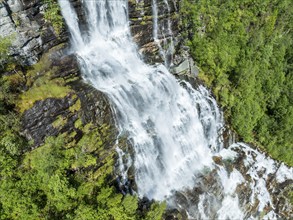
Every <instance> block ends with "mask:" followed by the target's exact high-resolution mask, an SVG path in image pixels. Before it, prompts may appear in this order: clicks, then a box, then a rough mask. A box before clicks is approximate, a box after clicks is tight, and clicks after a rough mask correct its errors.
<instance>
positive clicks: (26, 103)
mask: <svg viewBox="0 0 293 220" xmlns="http://www.w3.org/2000/svg"><path fill="white" fill-rule="evenodd" d="M70 92H71V89H70V88H69V87H68V86H65V85H64V84H63V82H62V80H60V79H58V80H51V81H47V82H45V83H44V84H42V85H40V86H33V87H32V88H31V89H30V90H28V91H27V92H25V93H23V94H21V95H20V101H19V102H18V103H17V106H18V108H19V111H20V112H21V113H23V112H24V111H25V110H28V109H30V108H32V107H33V105H34V103H35V102H36V101H39V100H44V99H47V98H64V97H65V96H66V95H68V94H69V93H70Z"/></svg>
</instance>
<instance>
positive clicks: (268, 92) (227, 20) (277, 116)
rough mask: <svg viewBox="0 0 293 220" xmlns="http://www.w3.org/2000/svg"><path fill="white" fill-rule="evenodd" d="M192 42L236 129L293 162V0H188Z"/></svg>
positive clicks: (186, 21)
mask: <svg viewBox="0 0 293 220" xmlns="http://www.w3.org/2000/svg"><path fill="white" fill-rule="evenodd" d="M181 13H182V16H183V24H182V25H184V26H185V28H187V30H188V31H189V32H188V33H186V34H187V35H186V36H188V38H189V42H188V43H187V44H188V45H189V46H190V48H191V53H192V55H193V57H194V59H195V60H196V63H197V65H198V66H199V67H200V69H201V73H200V78H201V79H202V80H203V81H204V82H205V83H206V85H207V86H209V87H210V88H212V90H213V92H214V94H215V96H216V98H217V100H218V101H219V102H220V104H221V106H222V108H223V109H224V112H225V116H226V119H227V120H228V121H229V123H230V124H231V126H232V128H233V129H234V130H235V131H236V132H237V133H238V134H239V135H240V136H241V137H242V138H243V140H244V141H246V142H252V143H255V144H256V145H258V146H261V147H262V149H263V150H265V151H267V152H268V153H269V154H270V155H271V156H272V157H273V158H275V159H278V160H282V161H284V162H286V163H287V164H288V165H291V166H293V155H292V152H293V105H292V103H293V99H292V98H293V94H292V88H293V75H292V61H293V56H292V55H293V49H292V45H293V36H292V34H293V25H292V24H293V23H292V20H293V2H292V1H289V0H282V1H275V0H263V1H252V0H245V1H240V0H237V1H207V0H184V1H183V2H182V5H181Z"/></svg>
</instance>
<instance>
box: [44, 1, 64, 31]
mask: <svg viewBox="0 0 293 220" xmlns="http://www.w3.org/2000/svg"><path fill="white" fill-rule="evenodd" d="M43 2H44V3H45V4H47V8H46V9H45V14H44V18H45V20H46V21H48V22H50V23H51V24H52V26H53V28H54V31H55V33H56V35H57V36H59V35H60V33H61V31H62V28H63V27H64V22H63V17H62V15H61V10H60V7H59V4H58V2H57V1H56V0H43Z"/></svg>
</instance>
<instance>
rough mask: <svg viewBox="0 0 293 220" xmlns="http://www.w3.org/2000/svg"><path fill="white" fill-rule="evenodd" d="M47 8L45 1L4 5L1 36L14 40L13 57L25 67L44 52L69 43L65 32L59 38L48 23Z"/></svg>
mask: <svg viewBox="0 0 293 220" xmlns="http://www.w3.org/2000/svg"><path fill="white" fill-rule="evenodd" d="M46 7H47V5H44V3H43V1H41V0H4V1H1V2H0V15H1V19H0V36H2V37H7V36H9V37H11V38H12V39H13V47H12V51H11V55H12V56H14V57H17V59H18V61H20V62H21V64H23V65H31V64H34V63H36V62H37V61H38V60H39V58H40V56H41V55H42V54H43V53H44V52H46V51H48V50H49V49H50V48H52V47H54V46H56V45H58V44H60V43H62V42H66V41H67V36H66V34H65V33H61V34H60V35H59V36H58V37H57V36H56V33H55V31H54V28H53V27H52V26H51V25H50V23H48V22H46V21H45V19H44V11H45V8H46ZM63 31H64V30H63Z"/></svg>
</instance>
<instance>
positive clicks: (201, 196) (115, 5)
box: [59, 0, 293, 219]
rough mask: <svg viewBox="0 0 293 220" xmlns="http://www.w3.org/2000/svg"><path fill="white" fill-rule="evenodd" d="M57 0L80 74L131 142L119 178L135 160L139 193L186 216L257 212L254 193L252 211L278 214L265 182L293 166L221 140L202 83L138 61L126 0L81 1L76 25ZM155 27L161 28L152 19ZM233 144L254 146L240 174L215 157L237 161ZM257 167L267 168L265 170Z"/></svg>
mask: <svg viewBox="0 0 293 220" xmlns="http://www.w3.org/2000/svg"><path fill="white" fill-rule="evenodd" d="M166 2H167V1H165V4H166ZM153 3H154V4H156V1H155V0H154V1H153ZM59 4H60V6H61V8H62V14H63V16H64V18H65V20H66V23H67V26H68V29H69V31H70V34H71V42H72V50H73V51H74V53H75V54H76V55H77V57H78V60H79V63H80V66H81V69H82V73H83V78H84V80H86V81H87V82H88V83H90V84H92V85H93V86H94V87H95V88H96V89H98V90H100V91H102V92H104V93H105V94H106V95H107V96H108V98H109V100H110V102H111V104H112V106H113V109H115V113H116V121H117V127H118V129H119V131H120V133H121V134H126V135H127V137H128V139H129V141H130V142H131V145H132V146H133V152H134V155H133V160H128V163H127V164H122V161H123V160H122V159H121V157H123V156H125V153H124V152H123V151H122V150H121V149H117V152H118V154H119V156H120V166H119V167H120V169H121V170H120V171H121V175H122V174H124V178H127V175H126V173H127V172H126V171H127V170H128V169H129V167H130V166H133V167H134V169H135V181H136V185H137V193H138V195H139V196H140V197H143V196H146V197H148V198H149V199H155V200H167V201H168V205H169V206H170V207H174V208H178V209H185V210H186V211H187V213H188V214H189V216H190V218H200V219H205V218H221V219H222V218H223V219H227V218H230V219H243V218H251V219H253V218H254V217H256V218H257V216H256V215H255V216H253V215H254V214H250V212H248V208H249V207H250V206H245V205H244V204H243V203H245V201H246V202H247V203H251V206H253V204H255V203H257V202H258V201H259V200H261V202H259V203H258V204H259V205H258V206H257V207H258V208H257V209H258V211H257V212H260V213H261V212H262V211H263V210H264V209H265V208H267V204H269V206H270V208H271V212H270V213H268V215H270V216H273V217H274V216H277V214H276V213H275V212H274V207H273V203H272V202H271V198H270V194H269V190H268V189H267V186H266V184H265V182H266V181H267V178H268V175H269V174H270V173H276V172H277V171H278V172H279V174H278V176H279V180H280V182H282V180H283V179H284V180H283V181H285V179H290V178H291V179H293V172H292V169H289V168H287V167H285V166H284V167H283V168H282V170H281V171H279V170H280V169H278V168H279V167H280V166H281V165H280V164H277V163H275V162H274V161H273V160H271V159H268V158H266V157H265V156H264V155H263V154H261V153H259V152H257V151H255V150H252V149H250V147H249V146H247V145H245V144H234V145H231V146H230V148H228V149H224V148H223V144H222V136H221V130H222V128H223V124H224V123H223V118H222V114H221V111H220V110H219V108H218V107H217V104H216V101H215V100H214V99H213V98H212V97H211V95H210V93H209V92H208V90H207V89H205V88H204V87H202V86H199V87H198V88H197V89H194V88H192V86H191V85H190V84H189V83H188V82H184V81H179V80H177V79H176V78H175V77H174V76H173V75H172V74H170V73H169V71H168V69H167V68H166V67H165V66H164V65H163V64H159V65H156V66H150V65H147V64H145V63H144V62H143V61H142V59H141V57H140V55H139V54H138V52H137V46H136V45H135V44H134V43H133V41H132V37H131V34H130V27H129V20H128V2H127V1H126V0H119V1H111V0H100V1H83V2H82V4H83V10H85V14H86V19H87V25H88V31H86V32H82V31H81V30H80V29H79V21H78V18H77V15H76V12H75V10H74V9H73V7H72V5H71V3H70V1H69V0H59ZM153 9H157V5H153ZM154 11H155V10H154ZM156 19H157V18H156ZM156 22H158V20H156ZM154 27H155V28H159V25H158V23H156V24H155V25H154ZM167 30H168V31H170V30H171V29H170V27H168V28H167ZM156 33H158V30H154V34H156ZM154 39H155V40H156V39H158V36H154ZM239 152H246V153H247V155H253V154H254V156H251V158H250V157H249V156H247V158H246V159H245V160H243V161H246V162H243V168H242V169H246V167H247V173H245V174H243V173H241V171H239V170H237V166H234V167H232V168H231V167H229V166H226V165H225V163H216V162H215V158H216V157H221V158H222V160H223V161H235V160H236V159H235V158H237V157H238V155H240V153H239ZM256 159H257V160H256ZM231 163H232V162H231ZM268 166H270V167H269V170H268ZM239 169H240V168H239ZM259 169H260V170H261V171H263V169H265V170H264V171H263V173H264V174H262V175H260V172H258V171H259ZM247 175H248V176H250V177H247ZM207 176H208V177H207ZM208 178H210V179H211V180H210V181H212V187H209V185H208V184H211V183H209V181H208ZM282 178H283V179H282ZM248 180H250V182H247V181H248ZM242 185H245V187H246V188H249V189H250V191H249V193H250V194H249V195H250V197H249V198H247V199H246V200H245V199H241V200H240V199H239V197H240V196H239V193H238V192H237V191H239V187H240V186H242ZM195 190H197V193H196V195H195V193H194V192H195Z"/></svg>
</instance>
